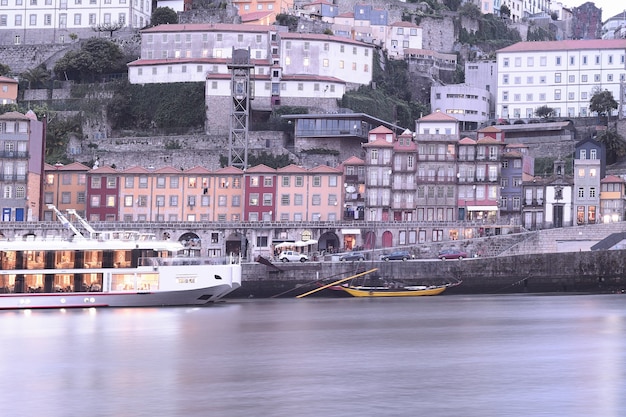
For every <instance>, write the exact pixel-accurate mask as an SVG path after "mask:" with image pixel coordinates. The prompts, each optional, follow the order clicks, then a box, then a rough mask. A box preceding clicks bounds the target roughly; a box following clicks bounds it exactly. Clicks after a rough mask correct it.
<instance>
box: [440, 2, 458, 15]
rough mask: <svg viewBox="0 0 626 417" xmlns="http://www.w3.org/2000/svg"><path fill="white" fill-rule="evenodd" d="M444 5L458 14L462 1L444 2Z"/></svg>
mask: <svg viewBox="0 0 626 417" xmlns="http://www.w3.org/2000/svg"><path fill="white" fill-rule="evenodd" d="M443 4H444V5H445V6H446V7H447V8H448V9H450V10H451V11H453V12H456V11H457V10H458V9H459V6H460V5H461V0H444V1H443Z"/></svg>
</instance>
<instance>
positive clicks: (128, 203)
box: [124, 195, 133, 207]
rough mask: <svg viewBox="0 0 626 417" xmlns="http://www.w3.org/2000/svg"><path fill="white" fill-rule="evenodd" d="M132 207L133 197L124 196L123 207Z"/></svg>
mask: <svg viewBox="0 0 626 417" xmlns="http://www.w3.org/2000/svg"><path fill="white" fill-rule="evenodd" d="M132 206H133V196H132V195H125V196H124V207H132Z"/></svg>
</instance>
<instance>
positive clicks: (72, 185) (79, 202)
mask: <svg viewBox="0 0 626 417" xmlns="http://www.w3.org/2000/svg"><path fill="white" fill-rule="evenodd" d="M90 170H91V169H90V168H89V167H88V166H85V165H83V164H81V163H78V162H74V163H71V164H69V165H63V164H56V165H54V166H52V165H49V164H46V165H45V166H44V171H45V179H44V186H43V203H44V207H43V220H45V221H53V220H55V219H56V216H55V215H54V212H53V211H52V210H51V209H49V208H48V204H52V205H54V206H55V207H56V208H57V209H59V210H60V211H62V212H64V211H65V210H67V209H74V210H76V212H77V213H78V214H79V215H80V216H82V217H84V216H85V212H86V207H87V173H88V172H89V171H90Z"/></svg>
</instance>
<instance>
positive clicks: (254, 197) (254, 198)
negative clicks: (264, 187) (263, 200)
mask: <svg viewBox="0 0 626 417" xmlns="http://www.w3.org/2000/svg"><path fill="white" fill-rule="evenodd" d="M248 205H250V206H258V205H259V194H258V193H251V194H250V200H249V201H248Z"/></svg>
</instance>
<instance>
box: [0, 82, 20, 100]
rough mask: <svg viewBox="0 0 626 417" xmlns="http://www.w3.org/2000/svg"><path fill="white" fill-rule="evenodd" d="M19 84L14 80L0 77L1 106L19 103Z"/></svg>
mask: <svg viewBox="0 0 626 417" xmlns="http://www.w3.org/2000/svg"><path fill="white" fill-rule="evenodd" d="M17 86H18V82H17V81H16V80H14V79H13V78H9V77H2V76H0V104H13V103H16V102H17Z"/></svg>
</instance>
